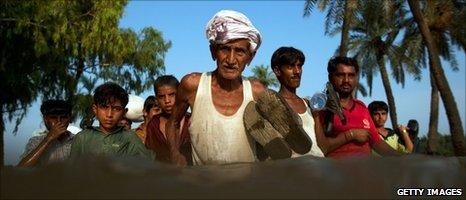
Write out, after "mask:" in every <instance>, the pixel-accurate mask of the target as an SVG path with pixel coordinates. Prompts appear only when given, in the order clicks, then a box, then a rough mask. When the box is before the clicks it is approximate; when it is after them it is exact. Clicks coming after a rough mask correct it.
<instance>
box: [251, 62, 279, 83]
mask: <svg viewBox="0 0 466 200" xmlns="http://www.w3.org/2000/svg"><path fill="white" fill-rule="evenodd" d="M252 73H253V75H252V76H250V77H249V78H250V79H257V80H259V81H260V82H262V84H264V85H265V86H266V87H268V86H272V87H278V85H279V84H278V80H277V77H275V74H273V72H272V71H269V67H268V66H265V65H256V66H255V67H254V68H252Z"/></svg>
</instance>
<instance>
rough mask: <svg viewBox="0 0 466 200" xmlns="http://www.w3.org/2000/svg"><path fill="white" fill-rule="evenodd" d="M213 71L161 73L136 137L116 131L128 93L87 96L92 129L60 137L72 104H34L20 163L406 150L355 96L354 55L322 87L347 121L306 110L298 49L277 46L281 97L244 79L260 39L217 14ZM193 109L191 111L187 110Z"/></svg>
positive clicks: (114, 87) (210, 34)
mask: <svg viewBox="0 0 466 200" xmlns="http://www.w3.org/2000/svg"><path fill="white" fill-rule="evenodd" d="M206 35H207V38H208V40H209V42H210V46H209V47H210V52H211V55H212V59H213V60H214V61H215V62H216V68H215V69H214V70H213V71H211V72H204V73H196V72H195V73H190V74H188V75H186V76H184V77H183V78H182V79H181V81H178V80H177V79H176V78H175V77H173V76H170V75H165V76H161V77H158V78H157V79H156V81H155V84H154V96H150V97H148V98H147V99H146V101H145V103H144V109H143V113H144V122H143V123H141V125H140V126H139V127H137V128H136V129H135V130H131V129H130V128H128V126H126V128H125V126H124V123H123V124H122V120H123V119H124V115H125V113H126V112H127V108H126V105H127V104H128V93H127V92H126V91H125V90H124V89H123V88H122V87H121V86H119V85H118V84H115V83H112V82H107V83H104V84H102V85H100V86H99V87H97V88H96V89H95V91H94V95H93V103H92V111H93V113H94V115H95V118H96V119H97V120H98V122H99V125H98V126H95V127H93V126H89V127H87V128H85V129H84V130H82V131H81V132H79V133H78V134H76V135H74V134H71V133H70V132H69V131H67V130H66V128H67V126H68V125H69V123H70V119H71V114H72V109H71V108H72V106H71V105H70V104H69V102H67V101H64V100H47V101H45V102H43V104H42V106H41V109H40V110H41V113H42V116H43V120H44V124H45V126H46V128H47V132H46V134H43V135H40V136H36V137H33V138H31V139H30V141H29V142H28V144H27V145H26V150H25V153H24V154H23V156H22V159H21V161H20V163H19V166H24V167H28V166H37V165H42V164H48V163H50V162H55V161H64V160H68V159H72V160H73V159H76V158H79V157H84V156H116V157H120V156H121V157H126V156H129V157H139V158H143V159H149V160H157V161H161V162H167V163H173V164H177V165H210V164H230V163H245V162H256V161H259V160H270V159H272V160H273V159H285V158H294V157H299V156H303V155H310V156H311V157H312V156H315V157H333V158H342V157H348V156H363V157H364V156H370V155H382V156H386V155H388V156H398V155H402V154H404V153H410V152H412V151H413V143H412V141H411V140H410V138H409V136H408V134H407V129H408V128H407V127H406V126H400V127H399V130H397V131H393V130H391V129H386V128H385V127H384V124H385V121H386V120H387V112H388V106H387V105H386V104H385V103H384V102H379V101H375V102H373V103H371V104H370V105H369V109H368V108H367V107H366V106H365V104H364V103H363V102H361V101H359V100H357V99H355V98H354V96H353V92H354V90H355V88H356V86H357V84H358V76H359V65H358V63H357V61H356V60H355V59H353V58H348V57H334V58H332V59H330V61H329V62H328V66H327V71H328V81H329V83H330V84H331V85H332V87H333V88H334V90H335V92H336V93H337V94H338V97H339V99H338V100H339V102H338V103H339V105H340V106H341V112H342V114H343V115H344V120H342V119H341V116H340V115H336V114H335V113H333V112H330V111H329V110H325V109H324V110H313V109H311V107H310V102H308V100H306V99H304V98H302V97H300V96H298V95H297V93H296V90H297V88H299V86H300V83H301V75H302V71H303V66H304V63H305V56H304V54H303V52H302V51H300V50H299V49H296V48H293V47H280V48H278V49H277V50H276V51H275V52H274V53H273V55H272V58H271V68H272V71H273V73H274V74H275V75H276V77H277V79H278V81H279V82H280V89H279V91H278V92H276V91H273V90H270V89H268V88H267V87H266V86H264V84H263V83H262V82H260V81H259V80H254V79H247V78H244V77H243V76H242V73H243V71H244V69H245V67H246V66H247V65H249V63H251V61H252V60H253V58H254V56H255V54H256V52H257V51H258V49H259V47H260V45H261V42H262V39H261V35H260V33H259V31H258V30H257V29H256V28H255V27H254V26H253V25H252V23H251V22H250V21H249V19H248V18H247V17H246V16H245V15H243V14H242V13H239V12H236V11H231V10H222V11H220V12H218V13H217V14H216V15H215V16H214V17H213V18H212V19H211V20H210V21H209V22H208V24H207V27H206ZM188 108H190V110H191V113H189V112H188Z"/></svg>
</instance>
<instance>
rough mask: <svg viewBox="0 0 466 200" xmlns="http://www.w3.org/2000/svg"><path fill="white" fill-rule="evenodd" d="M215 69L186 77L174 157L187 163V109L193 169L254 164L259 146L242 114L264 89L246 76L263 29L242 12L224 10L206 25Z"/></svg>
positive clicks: (172, 130) (176, 116)
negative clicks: (183, 141) (182, 147)
mask: <svg viewBox="0 0 466 200" xmlns="http://www.w3.org/2000/svg"><path fill="white" fill-rule="evenodd" d="M206 34H207V38H208V40H209V42H210V52H211V55H212V59H213V60H214V61H216V64H217V66H216V68H215V70H214V71H212V72H207V73H191V74H188V75H186V76H185V77H183V79H182V80H181V83H180V86H179V88H178V93H177V99H176V104H175V106H174V107H173V111H172V114H171V117H170V119H169V120H168V122H167V125H166V135H167V139H168V143H169V145H170V146H169V149H170V151H171V152H170V154H171V155H170V158H171V160H172V162H173V163H176V164H179V165H186V164H187V161H186V159H185V156H184V155H183V154H182V153H181V152H180V151H179V149H178V147H179V144H180V141H179V139H178V138H179V137H178V135H177V134H178V133H179V132H180V131H179V129H180V128H181V125H182V123H181V121H182V119H183V117H184V116H185V114H186V111H187V109H188V107H191V110H192V116H191V119H190V124H189V132H190V135H191V143H192V153H193V162H194V165H209V164H228V163H244V162H254V161H255V160H256V157H255V152H254V149H255V145H254V140H252V139H251V138H250V137H248V135H247V134H246V133H245V129H244V125H243V112H244V108H245V107H246V105H247V103H249V102H250V101H253V100H254V99H255V98H256V96H257V95H258V94H259V93H260V92H262V91H264V90H265V87H264V85H263V84H262V83H260V82H259V81H249V80H247V79H246V78H243V77H242V76H241V75H242V72H243V70H244V68H245V67H246V65H248V64H249V63H251V61H252V59H253V58H254V55H255V54H256V51H257V49H258V48H259V46H260V44H261V36H260V34H259V31H257V29H256V28H255V27H254V26H253V25H252V23H251V22H250V21H249V19H248V18H247V17H246V16H245V15H243V14H242V13H239V12H236V11H231V10H222V11H220V12H218V13H217V14H215V16H214V17H212V19H211V20H210V21H209V23H208V24H207V26H206Z"/></svg>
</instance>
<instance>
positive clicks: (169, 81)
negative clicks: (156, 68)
mask: <svg viewBox="0 0 466 200" xmlns="http://www.w3.org/2000/svg"><path fill="white" fill-rule="evenodd" d="M164 85H168V86H172V87H175V88H178V85H180V82H179V81H178V79H176V78H175V77H174V76H173V75H163V76H160V77H158V78H157V79H156V80H155V83H154V94H156V95H157V90H158V88H159V87H162V86H164Z"/></svg>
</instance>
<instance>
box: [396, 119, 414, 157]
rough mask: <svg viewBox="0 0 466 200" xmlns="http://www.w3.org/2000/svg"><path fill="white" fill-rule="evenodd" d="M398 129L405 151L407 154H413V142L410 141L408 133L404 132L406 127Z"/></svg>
mask: <svg viewBox="0 0 466 200" xmlns="http://www.w3.org/2000/svg"><path fill="white" fill-rule="evenodd" d="M398 129H399V130H400V133H401V138H402V139H403V141H404V142H405V147H406V150H407V151H408V152H409V153H412V152H413V149H414V144H413V142H412V141H411V138H409V134H408V132H407V131H406V130H407V127H406V126H400V127H398Z"/></svg>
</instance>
